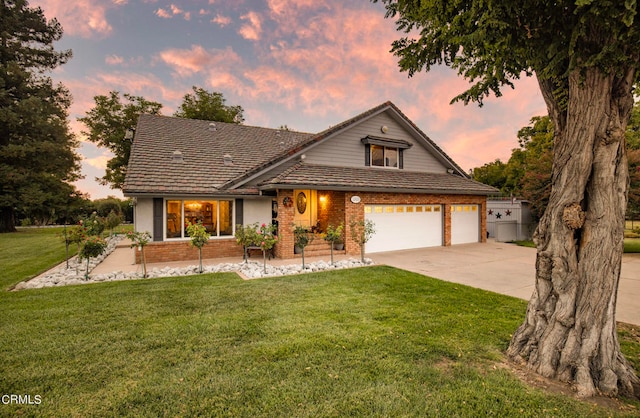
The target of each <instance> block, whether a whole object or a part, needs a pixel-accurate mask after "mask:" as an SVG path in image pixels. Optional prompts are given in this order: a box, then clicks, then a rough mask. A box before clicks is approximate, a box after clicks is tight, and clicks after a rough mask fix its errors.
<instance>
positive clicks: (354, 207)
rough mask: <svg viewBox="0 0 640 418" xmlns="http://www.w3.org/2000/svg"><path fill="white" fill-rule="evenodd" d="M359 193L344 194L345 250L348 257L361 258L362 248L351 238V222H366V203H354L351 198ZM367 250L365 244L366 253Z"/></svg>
mask: <svg viewBox="0 0 640 418" xmlns="http://www.w3.org/2000/svg"><path fill="white" fill-rule="evenodd" d="M354 194H357V193H345V194H344V209H345V210H344V214H345V216H344V238H345V240H344V249H345V250H346V252H347V254H348V255H354V256H359V255H360V246H359V245H358V243H356V242H355V241H354V240H353V239H352V238H351V225H350V224H351V222H352V221H356V222H360V221H364V202H360V203H353V202H352V201H351V196H353V195H354ZM366 250H367V247H366V244H365V251H366Z"/></svg>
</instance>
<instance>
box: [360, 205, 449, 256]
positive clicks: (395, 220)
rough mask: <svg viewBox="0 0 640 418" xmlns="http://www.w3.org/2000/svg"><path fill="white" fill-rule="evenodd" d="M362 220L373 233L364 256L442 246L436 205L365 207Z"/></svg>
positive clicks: (439, 220)
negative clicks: (374, 231) (368, 225)
mask: <svg viewBox="0 0 640 418" xmlns="http://www.w3.org/2000/svg"><path fill="white" fill-rule="evenodd" d="M364 217H365V219H367V220H371V221H373V222H374V223H375V230H376V233H375V234H374V235H373V236H372V237H371V239H370V240H369V242H367V243H366V244H365V251H366V252H367V253H376V252H381V251H395V250H406V249H410V248H423V247H437V246H440V245H442V229H443V228H442V206H440V205H365V207H364Z"/></svg>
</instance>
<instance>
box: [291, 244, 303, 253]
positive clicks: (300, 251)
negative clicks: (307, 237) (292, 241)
mask: <svg viewBox="0 0 640 418" xmlns="http://www.w3.org/2000/svg"><path fill="white" fill-rule="evenodd" d="M293 253H294V254H302V247H299V246H297V245H294V247H293Z"/></svg>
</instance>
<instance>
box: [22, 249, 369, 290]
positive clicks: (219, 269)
mask: <svg viewBox="0 0 640 418" xmlns="http://www.w3.org/2000/svg"><path fill="white" fill-rule="evenodd" d="M122 239H123V238H122V237H121V236H115V237H109V238H107V241H108V245H107V249H106V250H105V252H104V253H103V254H102V255H101V256H100V257H95V258H92V259H90V261H89V279H88V280H87V279H85V277H84V276H85V271H86V263H87V261H86V260H80V259H78V257H77V256H74V257H72V258H71V259H69V268H66V263H62V264H61V265H59V266H58V267H57V268H55V269H53V270H50V271H49V272H47V273H45V274H43V275H41V276H38V277H35V278H33V279H31V280H28V281H25V282H21V283H18V284H17V285H16V286H15V287H14V288H13V290H23V289H40V288H43V287H54V286H67V285H76V284H89V283H102V282H112V281H120V280H137V279H142V278H143V277H142V272H126V273H125V272H122V271H114V272H111V273H105V274H96V275H92V274H91V271H92V270H93V269H94V268H95V267H96V266H97V265H98V264H100V263H101V262H102V261H103V260H104V259H105V258H106V257H107V256H108V255H109V254H111V252H113V250H115V248H116V246H117V245H118V243H119V242H120V241H121V240H122ZM370 265H373V261H372V260H371V259H370V258H365V260H364V263H363V262H362V261H361V260H359V259H354V258H350V259H348V260H341V261H337V262H335V263H334V264H330V263H329V262H327V261H315V262H312V263H305V268H304V269H303V268H302V263H300V262H298V263H297V264H289V265H283V266H273V265H270V264H269V263H268V262H267V267H266V272H265V271H264V267H263V263H262V262H261V261H260V262H258V261H249V262H246V263H244V262H243V263H221V264H214V265H203V266H202V269H203V273H227V272H236V273H238V274H239V275H240V276H242V277H243V278H245V279H256V278H261V277H276V276H288V275H292V274H301V273H312V272H317V271H325V270H340V269H345V268H355V267H363V266H370ZM194 274H198V265H189V266H186V267H164V268H153V269H151V270H148V271H147V278H156V277H180V276H191V275H194Z"/></svg>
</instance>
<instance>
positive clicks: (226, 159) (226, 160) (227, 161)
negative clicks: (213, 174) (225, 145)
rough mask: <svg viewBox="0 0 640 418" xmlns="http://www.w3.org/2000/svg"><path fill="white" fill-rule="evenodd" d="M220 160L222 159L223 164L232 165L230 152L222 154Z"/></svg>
mask: <svg viewBox="0 0 640 418" xmlns="http://www.w3.org/2000/svg"><path fill="white" fill-rule="evenodd" d="M222 160H223V161H224V165H233V157H231V154H225V155H223V156H222Z"/></svg>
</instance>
